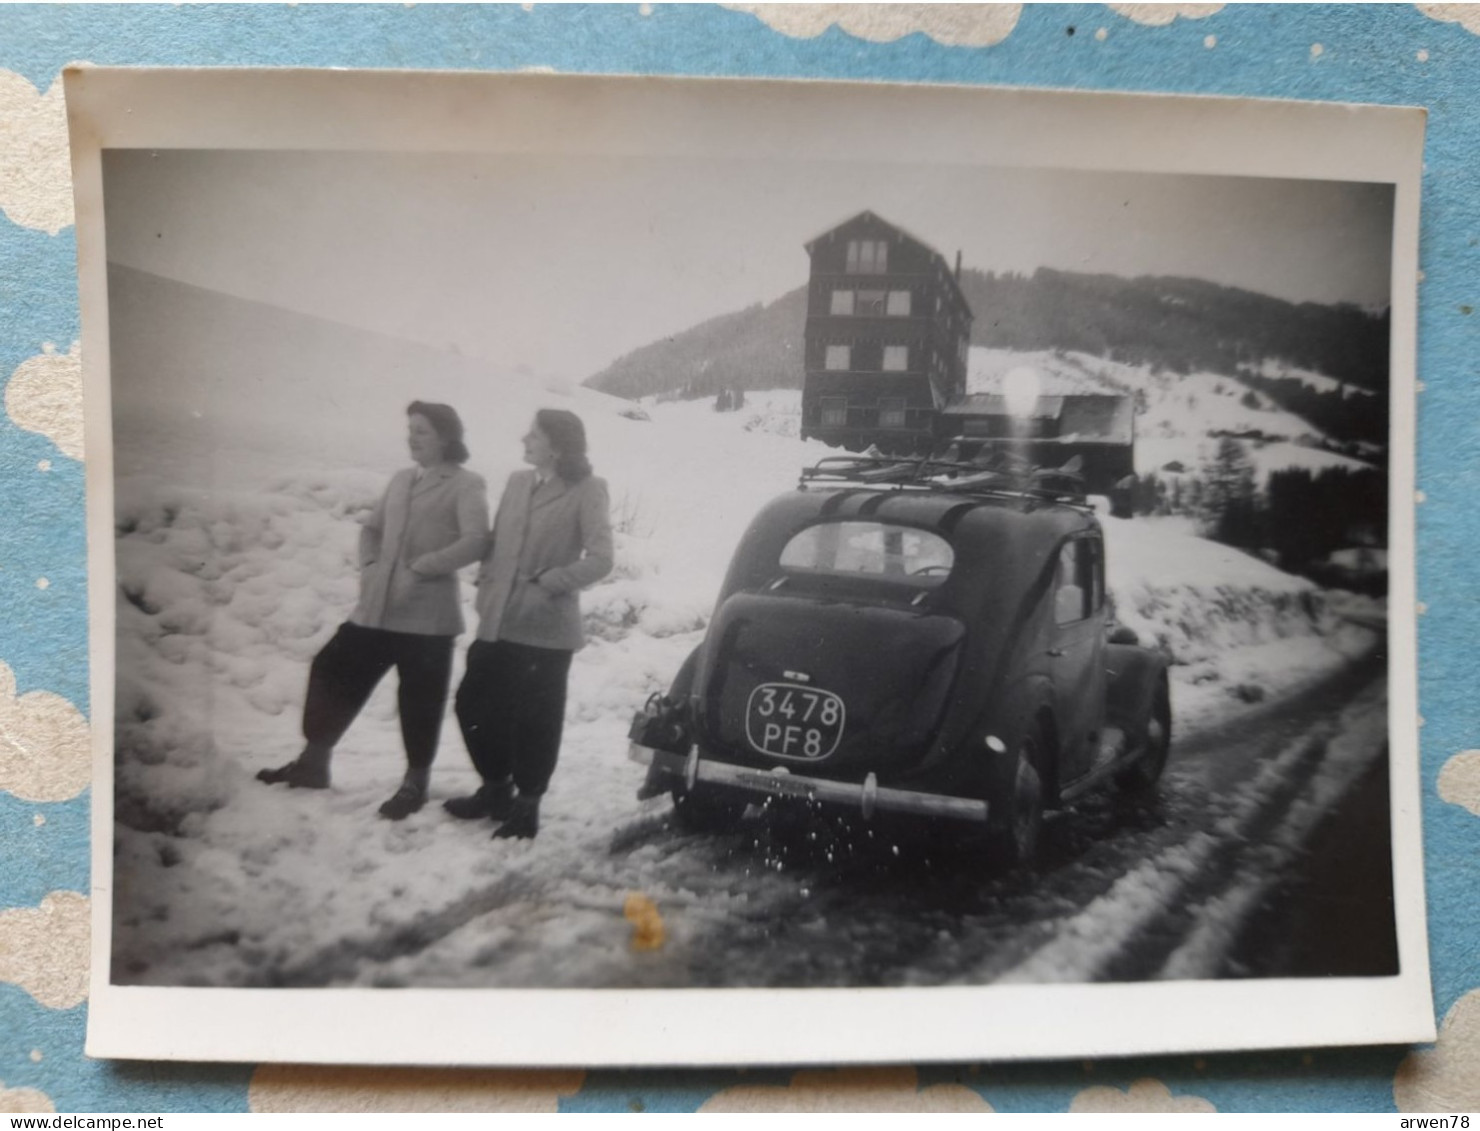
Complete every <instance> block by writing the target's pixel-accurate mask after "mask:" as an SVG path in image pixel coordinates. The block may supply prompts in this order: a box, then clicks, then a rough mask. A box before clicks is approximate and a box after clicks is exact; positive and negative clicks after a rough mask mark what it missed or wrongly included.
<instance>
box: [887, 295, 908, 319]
mask: <svg viewBox="0 0 1480 1131" xmlns="http://www.w3.org/2000/svg"><path fill="white" fill-rule="evenodd" d="M884 313H886V314H889V315H891V316H893V317H895V318H908V317H909V314H910V292H909V291H890V292H889V303H888V308H887V309H886V310H885V312H884Z"/></svg>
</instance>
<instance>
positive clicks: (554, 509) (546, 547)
mask: <svg viewBox="0 0 1480 1131" xmlns="http://www.w3.org/2000/svg"><path fill="white" fill-rule="evenodd" d="M535 483H536V477H535V473H534V472H533V471H516V472H514V474H513V475H511V476H509V482H508V484H507V486H505V487H504V494H503V497H502V498H501V499H500V500H499V504H498V515H497V516H496V517H495V518H494V520H493V545H492V546H491V547H490V548H489V551H488V556H487V557H486V558H485V559H484V561H483V569H482V570H481V571H480V573H479V575H478V639H479V640H489V641H492V640H507V641H509V642H510V643H513V644H529V645H533V646H534V647H536V648H559V649H563V650H565V651H570V652H574V651H575V650H576V649H578V648H580V647H581V646H582V645H583V644H584V643H585V642H586V636H585V633H584V632H583V631H582V628H581V605H580V599H579V598H578V597H577V596H576V594H577V591H578V590H581V589H584V588H585V587H586V586H588V585H591V584H593V583H594V582H597V581H599V580H601V578H603V577H605V576H606V575H607V574H608V573H610V572H611V568H612V526H611V515H610V513H609V507H608V503H607V491H606V481H605V480H603V479H598V478H596V476H594V475H591V476H587V477H586V478H585V479H583V480H581V481H580V482H579V483H575V484H571V483H566V482H565V480H563V479H561V478H560V477H559V476H552V477H551V478H549V479H547V480H546V481H545V482H544V483H543V484H541V485H539V486H538V487H536V485H535Z"/></svg>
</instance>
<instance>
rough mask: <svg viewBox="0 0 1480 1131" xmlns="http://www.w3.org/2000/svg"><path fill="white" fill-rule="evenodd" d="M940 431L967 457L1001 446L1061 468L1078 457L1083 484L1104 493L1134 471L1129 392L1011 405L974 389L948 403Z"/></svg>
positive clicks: (1132, 413) (1133, 421)
mask: <svg viewBox="0 0 1480 1131" xmlns="http://www.w3.org/2000/svg"><path fill="white" fill-rule="evenodd" d="M940 434H941V436H942V437H950V438H952V439H953V440H954V441H955V446H956V449H957V451H958V452H959V453H960V454H961V455H962V456H964V457H966V458H968V459H970V458H974V457H976V456H979V455H981V454H982V453H983V452H984V451H1000V452H1004V453H1007V454H1010V455H1013V456H1015V457H1017V458H1019V459H1023V460H1027V461H1028V462H1029V463H1031V464H1034V465H1036V466H1038V467H1063V466H1064V465H1065V464H1066V463H1068V462H1069V461H1070V460H1071V459H1073V458H1074V457H1076V456H1078V457H1079V462H1080V467H1081V472H1080V474H1081V475H1082V476H1083V477H1084V483H1085V487H1086V488H1087V489H1088V490H1090V491H1091V492H1094V493H1097V494H1109V493H1110V492H1111V491H1113V490H1114V489H1115V486H1116V484H1117V483H1119V482H1120V481H1121V480H1122V479H1124V478H1125V477H1126V476H1128V475H1134V474H1135V473H1136V460H1135V441H1136V410H1135V402H1134V401H1132V400H1131V398H1130V397H1122V396H1109V395H1103V394H1088V393H1072V394H1065V395H1063V396H1040V397H1036V398H1034V399H1033V401H1032V402H1031V403H1030V405H1029V406H1027V407H1026V408H1023V407H1018V409H1017V411H1016V412H1014V411H1012V410H1011V408H1010V406H1009V404H1008V399H1007V398H1006V397H1005V396H1001V395H998V394H987V393H978V394H975V395H971V396H966V397H963V398H961V399H960V400H959V401H955V402H953V403H952V404H950V405H947V406H946V407H945V408H944V409H943V410H942V411H941V414H940Z"/></svg>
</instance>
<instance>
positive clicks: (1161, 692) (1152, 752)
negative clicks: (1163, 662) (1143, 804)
mask: <svg viewBox="0 0 1480 1131" xmlns="http://www.w3.org/2000/svg"><path fill="white" fill-rule="evenodd" d="M1171 749H1172V701H1171V696H1170V694H1169V693H1168V691H1167V684H1166V680H1162V681H1161V683H1160V685H1159V686H1158V687H1157V689H1156V699H1155V701H1154V702H1153V703H1152V704H1151V717H1150V718H1149V719H1147V720H1146V742H1145V745H1144V747H1143V749H1142V751H1141V756H1140V757H1139V758H1137V759H1136V761H1135V764H1134V765H1132V766H1130V767H1129V768H1128V769H1125V770H1122V771H1121V772H1120V773H1119V774H1117V775H1116V777H1115V784H1116V785H1118V786H1119V787H1120V788H1121V789H1123V790H1125V791H1127V792H1128V793H1145V792H1147V791H1148V790H1150V789H1152V788H1153V787H1154V786H1155V785H1156V783H1157V782H1158V781H1160V780H1161V773H1162V771H1163V770H1165V769H1166V765H1167V756H1168V755H1169V754H1170V753H1171Z"/></svg>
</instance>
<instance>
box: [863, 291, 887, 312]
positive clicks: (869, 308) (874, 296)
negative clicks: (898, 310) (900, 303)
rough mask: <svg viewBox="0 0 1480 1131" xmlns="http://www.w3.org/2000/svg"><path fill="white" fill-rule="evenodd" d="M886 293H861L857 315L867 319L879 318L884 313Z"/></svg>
mask: <svg viewBox="0 0 1480 1131" xmlns="http://www.w3.org/2000/svg"><path fill="white" fill-rule="evenodd" d="M886 293H887V292H885V291H859V292H858V306H857V313H858V314H860V315H862V316H863V317H865V318H878V317H880V316H882V315H883V313H884V297H885V294H886Z"/></svg>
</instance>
